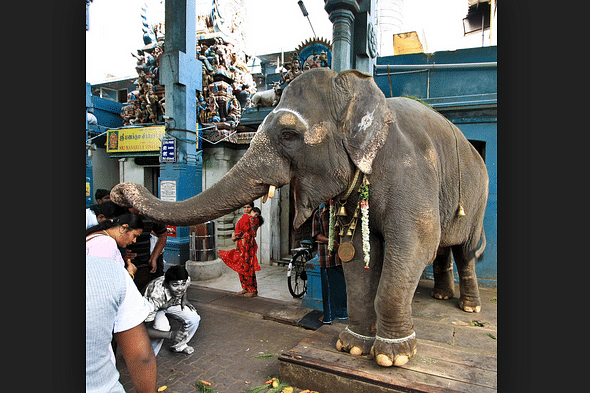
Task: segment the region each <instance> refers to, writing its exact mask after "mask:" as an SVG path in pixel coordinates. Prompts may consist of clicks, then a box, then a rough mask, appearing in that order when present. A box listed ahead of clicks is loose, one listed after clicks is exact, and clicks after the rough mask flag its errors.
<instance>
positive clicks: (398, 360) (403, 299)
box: [371, 282, 417, 367]
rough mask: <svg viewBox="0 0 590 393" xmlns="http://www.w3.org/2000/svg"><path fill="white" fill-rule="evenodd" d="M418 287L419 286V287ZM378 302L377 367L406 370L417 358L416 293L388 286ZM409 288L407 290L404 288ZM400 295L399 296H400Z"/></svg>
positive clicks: (399, 287)
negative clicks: (414, 319) (413, 312)
mask: <svg viewBox="0 0 590 393" xmlns="http://www.w3.org/2000/svg"><path fill="white" fill-rule="evenodd" d="M416 285H417V283H416ZM385 287H387V288H383V295H382V296H380V294H379V293H380V292H382V291H381V289H380V290H379V292H378V294H377V299H376V301H375V305H376V309H377V316H378V317H377V334H376V335H375V342H374V344H373V348H372V349H371V354H373V355H374V356H375V360H376V361H377V364H379V365H380V366H384V367H391V366H403V365H404V364H406V363H407V362H408V361H409V360H410V358H411V357H412V356H414V355H415V354H416V350H417V347H416V332H415V331H414V323H413V319H412V309H411V306H410V304H411V298H412V296H410V297H409V299H408V296H407V293H405V292H406V291H410V292H411V293H412V294H413V292H414V290H415V287H414V289H412V288H409V286H408V287H405V286H404V284H403V283H399V282H398V283H397V284H391V286H390V285H386V286H385ZM404 287H405V288H404ZM396 292H398V293H397V294H396Z"/></svg>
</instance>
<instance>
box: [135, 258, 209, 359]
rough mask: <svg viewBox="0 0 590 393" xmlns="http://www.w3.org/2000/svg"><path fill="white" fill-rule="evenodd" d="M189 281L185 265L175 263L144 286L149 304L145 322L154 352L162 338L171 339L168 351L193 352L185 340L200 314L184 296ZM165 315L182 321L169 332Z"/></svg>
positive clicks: (192, 332) (169, 328)
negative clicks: (148, 312)
mask: <svg viewBox="0 0 590 393" xmlns="http://www.w3.org/2000/svg"><path fill="white" fill-rule="evenodd" d="M190 282H191V278H190V276H189V275H188V272H187V271H186V269H185V267H184V266H182V265H175V266H171V267H170V268H168V270H167V271H166V273H165V274H164V275H163V276H161V277H158V278H156V279H154V280H152V281H151V282H150V283H149V284H148V285H147V287H146V289H145V294H144V297H145V298H146V299H147V300H148V301H149V302H150V303H151V305H152V307H153V310H152V312H150V314H149V315H148V316H147V318H146V319H145V324H146V330H147V332H148V335H149V336H150V338H151V339H152V347H153V348H154V353H155V354H156V355H157V354H158V352H159V351H160V348H161V347H162V343H163V342H164V339H169V340H172V341H173V342H174V344H173V345H172V346H171V347H170V350H171V351H172V352H183V353H186V354H189V355H190V354H191V353H193V352H194V348H193V347H191V346H189V345H187V343H188V342H189V341H190V340H191V338H192V337H193V336H194V335H195V333H196V331H197V329H198V327H199V322H200V321H201V317H200V316H199V314H198V313H197V310H196V309H195V307H194V306H193V305H192V304H190V303H189V302H188V299H187V294H186V291H187V289H188V287H189V285H190ZM167 316H170V317H171V318H175V319H177V320H179V321H181V322H182V326H181V327H180V329H179V330H176V331H171V327H170V322H169V321H168V317H167Z"/></svg>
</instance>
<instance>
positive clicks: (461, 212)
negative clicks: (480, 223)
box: [457, 204, 465, 217]
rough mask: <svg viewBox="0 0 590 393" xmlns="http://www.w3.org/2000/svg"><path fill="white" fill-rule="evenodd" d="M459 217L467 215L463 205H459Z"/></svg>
mask: <svg viewBox="0 0 590 393" xmlns="http://www.w3.org/2000/svg"><path fill="white" fill-rule="evenodd" d="M457 214H458V215H459V217H463V216H464V215H465V210H463V205H461V204H459V212H458V213H457Z"/></svg>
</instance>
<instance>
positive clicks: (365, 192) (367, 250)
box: [360, 176, 371, 270]
mask: <svg viewBox="0 0 590 393" xmlns="http://www.w3.org/2000/svg"><path fill="white" fill-rule="evenodd" d="M360 199H361V213H362V219H361V233H362V235H363V258H364V261H365V269H367V270H368V269H369V262H371V242H370V241H369V235H370V230H369V180H368V179H367V177H366V176H365V177H363V184H362V185H361V192H360Z"/></svg>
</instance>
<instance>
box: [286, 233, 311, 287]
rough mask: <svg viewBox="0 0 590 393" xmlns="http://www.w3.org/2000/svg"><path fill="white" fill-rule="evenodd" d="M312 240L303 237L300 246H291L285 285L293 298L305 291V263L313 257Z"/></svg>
mask: <svg viewBox="0 0 590 393" xmlns="http://www.w3.org/2000/svg"><path fill="white" fill-rule="evenodd" d="M313 246H314V243H313V240H311V239H304V240H302V241H301V247H298V248H293V249H292V250H291V251H292V252H294V254H293V258H291V260H290V261H289V267H288V268H287V286H288V287H289V292H290V293H291V295H292V296H293V297H294V298H300V297H302V296H303V295H304V294H305V292H307V272H306V271H305V264H306V263H307V262H308V261H310V260H311V259H312V258H313Z"/></svg>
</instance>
